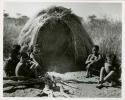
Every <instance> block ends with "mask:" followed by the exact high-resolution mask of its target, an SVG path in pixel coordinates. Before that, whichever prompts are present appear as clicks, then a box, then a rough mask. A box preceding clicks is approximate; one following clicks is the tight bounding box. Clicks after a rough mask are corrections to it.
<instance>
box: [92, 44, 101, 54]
mask: <svg viewBox="0 0 125 100" xmlns="http://www.w3.org/2000/svg"><path fill="white" fill-rule="evenodd" d="M98 51H99V46H98V45H94V46H93V48H92V53H93V54H97V53H98Z"/></svg>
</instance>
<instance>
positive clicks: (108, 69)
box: [96, 54, 118, 89]
mask: <svg viewBox="0 0 125 100" xmlns="http://www.w3.org/2000/svg"><path fill="white" fill-rule="evenodd" d="M115 58H116V57H115V55H113V54H107V55H106V60H105V63H104V67H102V68H101V71H100V80H99V83H98V85H97V86H96V87H97V88H99V89H100V88H102V87H103V83H104V82H106V81H111V83H113V82H117V81H118V77H117V73H116V72H117V69H116V66H115ZM111 85H113V84H111Z"/></svg>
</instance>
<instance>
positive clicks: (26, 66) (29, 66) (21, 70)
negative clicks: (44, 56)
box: [15, 53, 38, 78]
mask: <svg viewBox="0 0 125 100" xmlns="http://www.w3.org/2000/svg"><path fill="white" fill-rule="evenodd" d="M37 68H38V64H36V63H34V62H33V61H31V60H29V56H28V55H27V53H22V54H21V58H20V61H19V63H18V64H17V66H16V70H15V74H16V76H25V77H31V78H37V76H38V75H37Z"/></svg>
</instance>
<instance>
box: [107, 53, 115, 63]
mask: <svg viewBox="0 0 125 100" xmlns="http://www.w3.org/2000/svg"><path fill="white" fill-rule="evenodd" d="M114 60H115V55H114V54H106V62H107V63H109V64H113V62H114Z"/></svg>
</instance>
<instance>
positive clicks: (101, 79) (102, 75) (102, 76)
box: [99, 67, 105, 82]
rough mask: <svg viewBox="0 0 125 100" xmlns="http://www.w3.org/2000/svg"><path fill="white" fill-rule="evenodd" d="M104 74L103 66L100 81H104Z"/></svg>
mask: <svg viewBox="0 0 125 100" xmlns="http://www.w3.org/2000/svg"><path fill="white" fill-rule="evenodd" d="M104 75H105V68H104V67H102V68H101V70H100V78H99V81H100V82H102V81H103V78H104Z"/></svg>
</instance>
